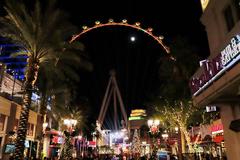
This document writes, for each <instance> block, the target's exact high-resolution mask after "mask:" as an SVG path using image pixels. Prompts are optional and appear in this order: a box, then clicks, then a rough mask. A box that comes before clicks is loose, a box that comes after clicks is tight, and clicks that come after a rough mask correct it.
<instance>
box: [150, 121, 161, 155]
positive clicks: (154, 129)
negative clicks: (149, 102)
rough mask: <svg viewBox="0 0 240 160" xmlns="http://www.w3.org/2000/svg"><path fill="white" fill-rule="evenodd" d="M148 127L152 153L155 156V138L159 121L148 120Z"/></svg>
mask: <svg viewBox="0 0 240 160" xmlns="http://www.w3.org/2000/svg"><path fill="white" fill-rule="evenodd" d="M147 123H148V127H149V132H150V133H151V134H152V135H153V149H152V152H153V154H155V152H156V150H155V143H156V141H155V136H157V134H158V132H159V125H160V120H158V119H155V120H152V119H149V120H148V122H147Z"/></svg>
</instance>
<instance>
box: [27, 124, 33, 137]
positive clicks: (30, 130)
mask: <svg viewBox="0 0 240 160" xmlns="http://www.w3.org/2000/svg"><path fill="white" fill-rule="evenodd" d="M33 130H34V124H31V123H28V127H27V135H28V136H33Z"/></svg>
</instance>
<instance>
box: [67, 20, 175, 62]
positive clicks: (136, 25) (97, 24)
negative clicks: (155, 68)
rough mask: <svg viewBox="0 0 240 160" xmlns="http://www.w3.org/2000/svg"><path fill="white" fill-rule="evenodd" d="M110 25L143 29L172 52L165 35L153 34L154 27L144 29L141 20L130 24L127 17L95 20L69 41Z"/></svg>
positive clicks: (133, 39) (168, 51) (168, 52)
mask: <svg viewBox="0 0 240 160" xmlns="http://www.w3.org/2000/svg"><path fill="white" fill-rule="evenodd" d="M108 26H125V27H130V28H134V29H137V30H140V31H143V32H144V33H146V34H147V35H149V36H151V37H152V38H153V39H154V40H156V41H157V42H158V43H159V44H160V45H161V46H162V48H163V49H164V50H165V51H166V53H167V54H170V49H169V47H168V46H166V45H165V44H164V43H163V39H164V37H163V36H162V35H160V36H156V35H154V34H153V28H151V27H149V28H147V29H144V28H142V27H141V23H140V22H136V23H134V24H129V23H128V22H127V20H126V19H123V20H122V21H121V22H114V20H113V19H109V20H108V22H106V23H101V22H100V21H95V25H93V26H92V27H88V26H82V29H83V30H82V31H81V32H80V33H79V34H76V35H73V36H72V38H71V40H70V41H69V42H70V43H72V42H73V41H75V40H76V39H78V38H80V37H81V36H82V35H83V34H85V33H87V32H89V31H91V30H94V29H97V28H102V27H108ZM131 41H135V37H131ZM170 58H171V59H172V60H175V58H174V57H173V56H171V55H170Z"/></svg>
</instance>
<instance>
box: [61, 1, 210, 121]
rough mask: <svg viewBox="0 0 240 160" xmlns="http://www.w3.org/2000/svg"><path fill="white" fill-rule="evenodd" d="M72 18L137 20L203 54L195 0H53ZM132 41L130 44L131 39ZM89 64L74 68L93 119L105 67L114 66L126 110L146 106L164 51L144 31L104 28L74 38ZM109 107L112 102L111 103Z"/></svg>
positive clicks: (90, 21) (106, 74)
mask: <svg viewBox="0 0 240 160" xmlns="http://www.w3.org/2000/svg"><path fill="white" fill-rule="evenodd" d="M58 2H59V5H60V7H61V8H63V9H64V10H66V11H67V12H68V13H69V14H70V17H71V21H72V22H73V23H74V24H75V25H77V26H79V28H80V30H81V27H82V26H83V25H87V26H93V25H94V22H95V21H96V20H99V21H101V22H107V21H108V19H110V18H113V19H114V21H116V22H120V21H121V20H122V19H127V20H128V23H131V24H133V23H135V22H141V26H142V27H143V28H148V27H152V28H153V33H154V34H155V35H163V36H164V37H165V40H164V42H165V43H166V45H167V44H169V43H171V39H172V38H174V37H175V36H177V35H181V36H184V37H187V38H188V39H189V41H190V42H191V43H192V44H193V45H195V46H196V47H197V48H198V50H199V53H200V55H199V56H200V57H202V58H205V57H206V56H207V55H208V52H209V51H208V46H207V38H206V33H205V31H204V27H203V25H202V24H201V23H200V16H201V13H202V10H201V6H200V0H184V1H179V0H161V1H158V3H156V1H154V0H148V1H142V2H141V1H136V0H121V1H111V2H108V1H84V2H81V4H79V2H78V1H67V2H66V1H63V0H62V1H58ZM131 36H135V37H136V41H135V42H131V41H130V37H131ZM78 40H79V41H80V42H82V43H83V44H84V45H85V47H86V48H85V50H86V52H87V53H88V55H89V57H90V61H91V62H92V63H93V66H94V70H93V71H92V72H83V71H79V74H80V76H81V82H80V83H79V86H78V93H79V97H87V99H88V101H89V102H90V104H91V110H92V115H93V117H96V115H98V113H99V112H98V111H99V110H100V105H101V103H102V100H103V96H104V93H105V90H106V87H107V83H108V78H109V71H110V70H111V69H115V70H116V73H117V80H118V84H119V87H120V91H121V93H122V97H123V101H124V104H125V107H126V109H127V111H128V114H129V112H130V110H131V109H133V108H146V106H145V102H146V101H148V99H149V97H150V96H152V95H155V94H156V92H157V89H158V86H159V82H160V81H159V79H158V67H159V63H158V61H159V59H160V58H161V57H162V56H163V54H165V52H164V51H163V49H162V48H161V46H160V45H159V44H158V43H157V42H156V41H155V40H153V38H151V37H150V36H148V35H147V34H145V33H143V32H141V31H137V30H135V29H131V28H126V27H105V28H99V29H96V30H93V31H90V32H88V33H86V34H85V35H83V36H82V37H81V38H79V39H78ZM110 107H112V106H110Z"/></svg>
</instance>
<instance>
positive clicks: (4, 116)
mask: <svg viewBox="0 0 240 160" xmlns="http://www.w3.org/2000/svg"><path fill="white" fill-rule="evenodd" d="M10 109H11V102H10V101H9V100H6V99H5V98H2V97H0V159H1V158H2V154H3V152H4V149H5V146H4V142H5V140H6V135H7V133H6V131H7V125H8V118H9V116H10Z"/></svg>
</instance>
